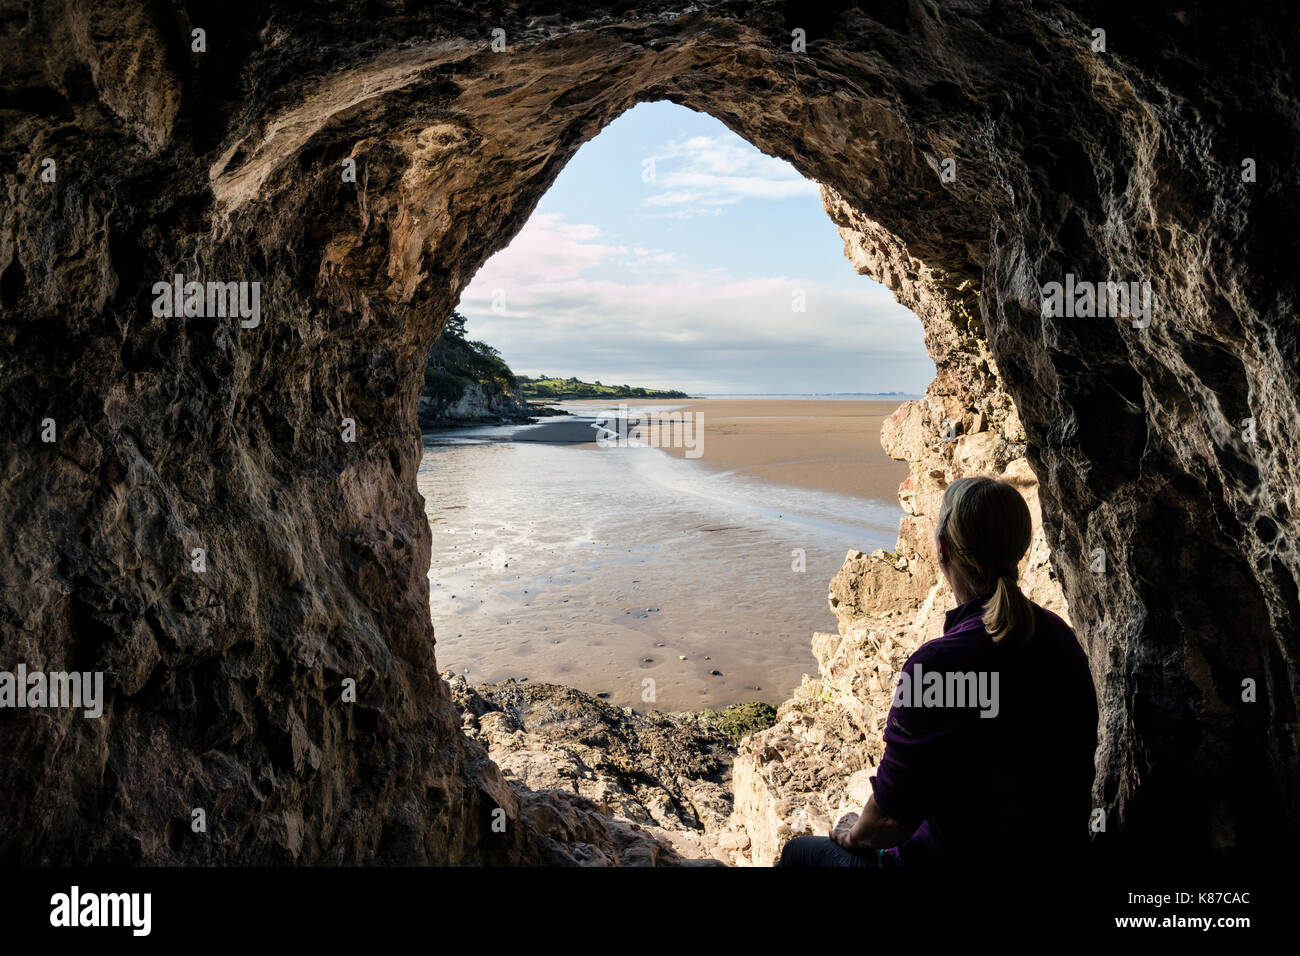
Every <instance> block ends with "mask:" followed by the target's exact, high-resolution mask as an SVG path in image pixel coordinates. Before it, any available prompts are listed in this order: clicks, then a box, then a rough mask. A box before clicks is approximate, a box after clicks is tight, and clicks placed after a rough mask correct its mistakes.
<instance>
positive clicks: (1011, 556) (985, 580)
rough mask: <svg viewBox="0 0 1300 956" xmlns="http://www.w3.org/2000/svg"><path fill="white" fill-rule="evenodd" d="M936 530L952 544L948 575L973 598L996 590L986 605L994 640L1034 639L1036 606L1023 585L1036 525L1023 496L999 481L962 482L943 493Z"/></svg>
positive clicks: (988, 627) (1016, 641)
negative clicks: (1022, 569)
mask: <svg viewBox="0 0 1300 956" xmlns="http://www.w3.org/2000/svg"><path fill="white" fill-rule="evenodd" d="M937 530H938V533H939V535H940V537H942V538H943V539H944V540H945V541H947V542H948V545H949V548H948V568H947V571H948V573H949V575H950V576H951V575H953V574H956V575H957V576H958V577H959V578H960V580H961V581H962V583H963V584H965V585H966V586H967V588H968V589H969V590H970V591H971V593H973V594H979V595H984V594H989V592H990V591H991V592H992V595H991V596H990V597H989V599H988V601H987V602H985V604H984V629H985V630H986V631H988V634H989V637H991V638H993V640H994V642H1004V643H1006V644H1019V643H1022V642H1024V641H1027V640H1029V638H1030V637H1032V636H1033V633H1034V606H1033V605H1032V604H1031V603H1030V601H1029V598H1027V597H1025V595H1024V594H1023V593H1022V592H1021V590H1020V585H1019V583H1018V581H1019V578H1020V570H1019V564H1020V559H1021V558H1023V557H1024V556H1025V552H1026V551H1028V550H1029V542H1030V538H1031V537H1032V535H1033V521H1032V519H1031V518H1030V516H1029V506H1028V505H1027V504H1025V499H1024V498H1022V497H1021V496H1020V492H1018V491H1016V489H1015V488H1013V487H1012V486H1011V485H1009V484H1007V483H1006V482H1005V481H998V480H997V479H996V478H988V477H985V476H978V477H971V478H958V479H957V480H956V481H954V482H953V483H952V484H950V485H949V486H948V488H947V490H946V491H944V493H943V504H942V505H940V507H939V524H938V529H937Z"/></svg>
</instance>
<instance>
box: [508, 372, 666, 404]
mask: <svg viewBox="0 0 1300 956" xmlns="http://www.w3.org/2000/svg"><path fill="white" fill-rule="evenodd" d="M516 378H517V379H518V381H519V387H520V388H522V389H523V391H524V397H525V398H527V399H528V400H529V401H548V402H563V401H569V400H571V399H580V398H690V396H689V395H688V394H686V393H685V392H678V391H674V390H670V389H657V388H639V387H636V386H632V385H606V384H604V383H603V382H599V381H597V382H584V381H582V380H580V379H577V378H550V377H548V376H545V375H539V376H538V377H537V378H529V377H528V376H527V375H519V376H516Z"/></svg>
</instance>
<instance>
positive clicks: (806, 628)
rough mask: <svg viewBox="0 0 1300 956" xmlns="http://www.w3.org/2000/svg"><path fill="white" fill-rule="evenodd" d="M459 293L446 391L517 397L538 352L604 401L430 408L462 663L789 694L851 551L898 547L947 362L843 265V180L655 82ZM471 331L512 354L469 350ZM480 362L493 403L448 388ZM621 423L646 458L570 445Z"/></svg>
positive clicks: (694, 694) (776, 697) (442, 560)
mask: <svg viewBox="0 0 1300 956" xmlns="http://www.w3.org/2000/svg"><path fill="white" fill-rule="evenodd" d="M457 308H458V310H459V312H458V314H457V319H456V328H455V329H454V331H453V336H454V338H453V341H454V345H452V346H450V348H451V349H452V350H453V351H451V352H447V353H445V354H443V355H441V356H439V357H435V358H431V364H433V363H436V364H437V365H438V367H439V369H440V371H439V373H438V375H439V378H438V381H437V382H436V383H435V384H434V385H432V386H426V389H425V391H424V392H423V393H422V396H421V408H422V409H424V408H425V403H426V402H427V403H430V404H433V403H438V404H437V406H436V407H438V408H443V409H447V408H450V409H452V410H454V411H455V412H456V414H457V415H459V416H462V417H463V416H465V415H467V414H468V415H470V416H477V417H479V418H483V417H487V418H492V417H493V416H494V415H495V416H499V415H500V414H503V413H504V412H505V411H509V412H510V413H511V414H515V415H517V414H518V411H517V410H516V409H515V408H514V406H509V407H506V408H504V409H503V408H502V406H501V405H500V403H501V402H504V401H505V400H506V399H507V397H508V395H509V392H508V391H507V386H505V385H502V384H501V382H500V377H501V376H502V375H508V374H509V372H508V369H510V368H513V369H514V370H515V371H517V372H527V373H529V374H530V375H534V376H536V377H535V378H533V379H525V381H526V382H527V383H528V385H529V386H530V387H534V388H539V389H543V390H544V392H543V393H541V397H542V398H543V399H544V398H545V396H546V395H550V396H552V398H554V399H555V400H562V399H565V398H567V399H569V400H570V401H569V402H568V403H565V404H564V405H563V406H562V407H564V408H565V409H566V410H567V412H569V413H570V414H571V415H575V416H579V419H580V420H577V421H574V420H564V419H561V420H558V421H557V420H556V419H554V418H543V419H537V420H536V421H537V422H538V423H540V424H541V425H543V426H547V427H524V428H519V427H517V426H504V425H501V426H492V425H488V426H484V425H482V424H478V425H477V427H476V425H475V423H473V422H461V421H458V420H457V419H455V418H452V419H451V420H450V421H449V422H447V421H444V422H443V424H444V430H442V431H439V432H433V433H428V432H426V434H425V454H424V459H423V461H422V463H421V467H420V472H419V478H418V481H419V483H420V490H421V492H422V494H423V496H424V498H425V508H426V511H427V512H428V513H429V516H430V522H431V525H432V529H433V556H432V564H431V570H430V582H431V584H430V595H431V602H432V617H433V621H434V626H435V634H436V636H437V645H438V655H439V657H438V659H439V667H440V669H442V670H444V671H450V672H452V673H456V674H460V675H463V676H465V677H467V679H469V680H471V681H474V682H481V681H488V682H496V681H500V680H505V679H514V678H518V679H520V680H522V681H529V680H531V681H533V682H534V683H536V682H537V681H552V682H559V683H568V684H573V685H575V686H577V687H579V688H581V689H583V690H586V691H588V692H591V693H595V694H598V696H599V697H600V698H602V699H605V700H609V701H611V703H613V704H615V705H618V706H633V707H636V708H639V709H655V710H666V711H673V710H688V709H692V708H695V709H698V708H700V707H710V708H721V707H725V706H731V705H737V704H741V703H745V702H747V701H752V700H760V699H761V700H762V701H764V702H765V703H767V704H769V705H771V706H774V707H775V706H779V705H780V704H781V703H782V702H783V701H784V700H785V699H786V698H787V697H788V696H789V693H790V691H791V690H792V688H794V687H795V686H797V685H798V683H799V681H800V678H801V676H802V674H804V673H816V661H815V658H814V657H813V656H812V654H811V652H810V650H809V641H810V638H811V636H812V634H813V633H814V631H817V630H833V629H834V628H835V627H836V619H835V617H834V616H833V615H832V614H831V613H830V610H829V608H828V607H827V604H826V584H827V582H829V581H830V580H831V578H832V577H834V576H835V574H836V573H837V572H838V571H839V569H840V567H841V565H842V564H843V562H844V555H845V554H846V553H847V552H850V551H862V552H867V553H870V552H872V551H875V550H878V549H879V550H884V551H888V552H893V551H894V549H895V545H896V540H897V533H898V525H899V520H900V519H901V518H902V517H903V516H904V514H905V513H904V512H903V510H902V508H901V506H900V505H899V504H898V487H899V485H900V484H901V483H902V482H903V479H905V478H906V477H907V475H908V466H907V464H905V463H903V462H895V461H894V459H891V458H889V456H888V455H886V454H885V452H884V450H883V449H882V448H881V447H880V426H881V422H882V421H883V419H885V418H887V417H888V416H889V415H890V414H892V413H894V412H895V411H896V410H897V409H898V407H899V405H900V403H901V402H903V401H904V398H907V399H920V398H922V395H923V393H924V391H925V388H926V386H927V385H928V384H929V383H930V381H932V379H933V377H934V374H935V368H934V364H933V362H932V361H931V360H930V359H929V357H928V355H927V353H926V351H925V345H924V342H923V339H922V334H921V327H920V323H919V320H918V319H917V317H916V316H915V315H914V314H912V313H911V312H910V311H908V310H907V309H905V308H904V307H902V306H900V305H898V304H897V303H896V302H895V301H894V299H893V296H892V295H891V294H890V293H889V291H888V290H886V289H885V288H884V287H882V286H880V285H879V284H877V283H875V282H873V281H871V280H870V279H868V278H865V277H862V276H860V275H858V274H857V273H856V272H855V271H854V270H853V268H852V267H851V264H850V263H849V262H847V261H846V259H845V256H844V240H843V239H842V238H841V236H840V234H839V232H838V231H837V230H836V228H835V226H834V224H833V223H832V222H831V221H830V220H828V218H827V216H826V213H825V211H824V208H823V206H822V203H821V197H820V192H819V189H818V186H817V185H816V184H814V183H811V182H809V181H808V180H806V179H804V178H803V177H801V176H799V175H798V174H797V173H796V172H795V171H794V170H793V169H792V168H791V167H790V166H789V165H788V164H786V163H783V162H781V161H780V160H776V159H773V158H771V157H768V156H765V155H763V154H762V153H761V152H760V151H758V150H757V149H756V148H754V147H753V146H752V145H750V144H748V143H747V142H745V141H744V140H742V139H741V138H740V137H738V136H736V135H735V134H734V133H732V132H731V131H729V130H727V129H726V128H725V127H724V126H722V124H720V123H719V122H717V121H716V120H714V119H713V118H712V117H708V116H707V115H703V114H699V113H696V112H694V111H691V110H688V109H685V108H683V107H680V106H677V105H676V104H672V103H667V102H661V103H655V104H650V103H643V104H640V105H638V106H635V107H633V108H632V109H630V110H628V111H627V112H625V113H623V114H621V115H620V116H619V117H618V118H616V119H615V120H613V121H612V122H611V123H610V124H609V125H608V126H607V127H605V129H604V130H602V132H601V133H600V134H599V135H598V136H596V137H594V138H593V139H592V140H590V141H588V143H586V144H585V145H584V146H583V147H582V149H580V150H579V151H578V153H577V154H576V155H575V156H574V158H573V159H572V160H571V161H570V162H569V164H568V165H566V167H565V168H564V170H563V171H562V172H561V173H560V175H559V176H558V177H557V179H556V181H555V183H554V184H553V185H552V186H551V188H550V189H549V190H548V192H547V193H546V195H545V196H544V197H543V198H542V200H541V201H540V202H539V204H538V207H537V209H536V211H535V212H534V213H533V214H532V216H531V218H530V219H529V221H528V222H527V223H526V224H525V225H524V227H523V228H522V229H521V230H520V232H519V234H518V235H517V236H516V237H515V238H514V239H513V240H512V241H511V243H510V244H509V245H508V246H507V247H506V248H505V249H503V250H502V251H500V252H498V253H497V254H496V255H495V256H494V257H493V258H491V259H490V260H489V261H488V262H487V263H486V264H485V265H484V267H483V268H482V269H481V270H480V271H479V273H477V274H476V276H475V277H474V279H473V280H472V281H471V282H470V284H469V285H468V286H467V287H466V289H465V291H464V292H463V293H462V295H461V298H460V302H459V304H458V306H457ZM462 313H463V317H462ZM474 339H482V340H483V342H479V343H473V347H482V346H483V345H484V344H485V343H488V344H490V348H491V350H492V353H488V352H486V351H485V353H484V361H485V362H489V363H490V364H489V365H488V368H489V372H490V375H489V374H488V373H484V372H482V371H480V372H478V373H476V372H475V370H474V368H475V367H474V366H473V365H472V363H471V361H470V360H469V358H466V357H465V353H466V350H467V349H471V351H472V347H471V340H474ZM497 346H499V347H500V357H501V358H502V359H503V360H504V361H505V362H506V363H507V366H508V368H507V369H506V370H505V371H502V370H500V367H499V365H498V363H496V361H495V359H496V357H497V356H496V354H495V350H496V347H497ZM434 351H435V353H436V352H438V348H437V346H436V345H435V350H434ZM470 358H472V356H471V357H470ZM547 369H553V370H555V371H556V372H563V375H559V376H555V375H551V374H550V373H547V372H545V371H544V370H547ZM574 372H577V373H578V374H577V375H576V376H575V377H574V378H572V379H566V378H565V376H568V375H570V374H571V373H574ZM475 374H478V375H479V381H480V382H481V384H477V385H476V386H475V388H476V390H475V391H472V392H470V398H469V399H466V398H465V392H464V391H458V390H456V389H455V388H450V387H449V388H444V387H443V382H444V381H445V382H447V384H448V386H454V385H455V384H456V383H457V382H463V381H464V377H465V376H471V377H472V376H474V375H475ZM491 376H495V377H491ZM602 377H603V379H604V380H605V381H606V382H635V383H637V384H638V385H640V386H647V385H648V386H650V387H651V388H652V389H653V388H661V389H677V390H680V389H685V390H686V391H685V392H681V391H678V392H676V393H672V392H670V393H668V394H667V395H660V396H658V397H657V398H651V399H647V398H645V397H638V395H639V394H640V393H642V392H644V391H645V389H644V388H641V389H632V390H626V389H625V390H624V392H622V393H620V392H619V391H618V390H617V389H616V388H615V387H610V386H606V385H602V384H601V379H602ZM566 381H571V382H573V383H575V384H571V385H569V386H567V387H568V388H569V389H570V392H569V393H566V392H564V388H565V387H566V385H565V382H566ZM577 382H582V383H584V384H583V388H585V389H587V391H586V392H584V393H583V394H582V395H579V394H576V392H575V391H574V390H575V389H577V385H576V383H577ZM544 383H549V384H544ZM593 386H594V387H593ZM484 390H488V391H491V393H492V394H491V396H490V397H489V396H487V395H485V394H484ZM601 390H603V391H604V392H605V393H607V396H617V397H607V398H604V399H597V398H594V397H592V396H593V395H595V394H597V393H599V392H600V391H601ZM444 392H446V393H447V394H446V396H445V397H444ZM701 395H703V396H707V397H705V398H703V399H701V398H700V397H699V396H701ZM726 396H729V398H728V397H726ZM868 396H870V398H868ZM890 396H899V397H892V398H891V397H890ZM574 399H583V400H581V401H573V400H574ZM687 402H694V404H686V403H687ZM701 402H702V404H701ZM494 403H496V404H494ZM629 404H630V406H631V407H629ZM683 408H685V409H693V410H687V411H681V409H683ZM602 414H603V415H607V416H610V417H609V418H607V419H598V420H591V421H588V420H587V419H589V418H590V417H591V416H597V415H602ZM642 416H644V418H642ZM629 417H630V418H631V420H632V421H633V422H634V424H633V426H632V428H631V431H632V432H633V435H632V436H631V437H632V441H631V443H629V441H628V438H629V435H628V431H629V428H628V421H629ZM425 420H426V419H425V413H424V412H423V411H422V413H421V422H422V424H423V423H424V421H425ZM605 424H608V425H609V429H603V428H600V427H599V426H601V425H605ZM446 425H452V426H456V425H459V426H460V427H456V428H453V429H452V430H451V431H446V430H445V426H446ZM688 425H689V426H690V427H686V426H688ZM593 429H594V430H595V432H596V433H593ZM710 434H712V435H713V436H714V441H713V442H708V441H707V439H708V438H709V436H710ZM548 435H553V436H555V437H549V438H548ZM602 435H608V436H612V438H613V440H610V441H603V442H601V441H598V439H600V438H601V437H602ZM500 442H508V443H509V444H506V445H505V446H504V447H501V446H499V444H498V443H500ZM556 443H558V444H559V445H560V446H561V447H562V448H564V449H569V451H561V450H559V449H557V447H556ZM485 445H493V446H496V447H492V449H491V451H490V452H489V451H488V450H486V449H485V448H484V446H485ZM599 446H603V447H605V448H617V449H619V450H620V452H623V453H624V454H617V455H616V456H615V457H614V458H611V457H610V456H609V455H604V456H597V457H594V458H593V457H592V456H591V455H589V454H573V453H572V450H574V449H592V448H594V447H599ZM634 447H646V448H648V447H653V448H662V449H664V454H666V455H671V456H673V457H674V458H676V459H687V460H701V466H707V467H705V468H703V469H699V468H692V467H691V466H689V465H685V463H683V462H676V461H675V462H669V461H663V460H656V461H654V462H648V461H644V460H642V459H641V458H636V457H635V456H631V459H632V460H629V455H628V454H626V453H630V452H632V449H633V448H634ZM650 455H652V456H655V455H656V453H655V452H650ZM488 462H490V464H488ZM570 469H571V470H572V471H571V473H570ZM569 500H571V501H573V502H575V503H576V504H577V506H576V507H563V506H560V505H558V504H557V502H560V501H569ZM674 502H676V504H674ZM720 596H722V597H721V598H720ZM884 610H886V608H883V607H882V608H878V609H876V611H877V613H879V612H881V611H884Z"/></svg>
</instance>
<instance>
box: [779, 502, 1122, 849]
mask: <svg viewBox="0 0 1300 956" xmlns="http://www.w3.org/2000/svg"><path fill="white" fill-rule="evenodd" d="M1031 533H1032V524H1031V519H1030V517H1029V508H1028V507H1027V506H1026V505H1025V501H1024V499H1023V498H1022V497H1021V496H1020V493H1019V492H1017V491H1016V489H1015V488H1013V487H1012V486H1011V485H1008V484H1006V483H1005V482H1001V481H997V480H995V479H993V478H984V477H979V478H961V479H958V480H957V481H954V482H953V483H952V484H951V485H949V486H948V489H947V491H946V492H945V493H944V496H943V503H942V506H941V507H940V510H939V521H938V525H937V527H936V530H935V551H936V553H937V555H938V560H939V567H940V569H941V570H942V571H943V575H944V577H945V578H946V579H947V581H948V584H949V585H950V586H951V588H952V592H953V595H954V596H955V597H956V599H957V601H958V604H957V607H955V608H953V609H952V610H951V611H949V612H948V614H947V617H946V619H945V622H944V632H943V636H942V637H940V638H937V639H935V640H933V641H929V642H928V643H926V644H923V645H921V647H919V648H918V649H917V650H916V652H915V653H914V654H913V655H912V656H911V657H910V658H908V660H907V663H906V664H905V665H904V666H903V673H902V675H900V678H899V683H898V687H897V689H896V691H895V694H894V703H893V706H892V707H891V708H890V711H889V718H888V720H887V721H886V725H885V732H884V740H885V753H884V756H883V758H882V759H881V761H880V766H879V767H878V768H877V769H876V775H875V776H874V777H872V778H871V785H872V790H873V794H872V796H871V798H870V799H868V800H867V805H866V807H865V808H864V809H863V811H862V813H861V814H856V813H850V814H846V815H845V816H844V817H843V818H842V819H841V820H840V821H839V823H838V824H836V826H835V829H833V830H832V831H831V833H830V836H829V837H818V836H804V837H797V838H796V839H794V840H791V841H790V842H789V843H787V844H786V846H785V848H784V850H783V851H782V853H781V860H780V863H779V865H780V866H865V867H878V866H900V865H901V866H909V867H910V866H924V865H937V864H943V865H973V864H979V863H987V862H989V861H995V862H1008V861H1016V862H1022V863H1049V864H1053V865H1059V864H1068V863H1074V862H1078V855H1079V854H1081V853H1082V852H1083V851H1084V850H1085V849H1086V848H1087V841H1088V816H1089V812H1090V803H1091V800H1090V795H1091V789H1092V777H1093V753H1094V751H1095V750H1096V746H1097V699H1096V692H1095V690H1094V689H1093V684H1092V675H1091V673H1090V672H1089V670H1088V660H1087V658H1086V657H1085V656H1084V653H1083V651H1082V649H1081V648H1080V647H1079V642H1078V640H1077V638H1076V637H1075V635H1074V631H1072V630H1071V629H1070V626H1069V625H1068V624H1066V623H1065V622H1064V621H1062V620H1061V619H1060V618H1059V617H1057V616H1056V615H1055V614H1053V613H1052V612H1051V611H1048V610H1046V609H1045V608H1042V607H1039V606H1038V605H1036V604H1034V603H1032V602H1031V601H1030V600H1029V599H1028V598H1026V597H1025V596H1024V594H1022V593H1021V591H1020V587H1019V585H1018V584H1017V583H1016V582H1017V579H1018V577H1019V572H1018V571H1017V566H1018V565H1019V563H1020V559H1021V558H1023V557H1024V555H1025V552H1026V551H1028V550H1029V541H1030V536H1031Z"/></svg>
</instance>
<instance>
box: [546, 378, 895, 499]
mask: <svg viewBox="0 0 1300 956" xmlns="http://www.w3.org/2000/svg"><path fill="white" fill-rule="evenodd" d="M902 402H903V400H902V399H891V400H889V401H836V400H806V399H782V398H741V399H733V398H716V399H684V400H682V401H681V402H679V403H673V402H665V401H626V402H624V403H623V404H624V405H626V406H627V407H628V408H629V409H634V408H642V407H652V408H666V407H669V406H671V407H672V408H673V410H674V411H677V412H686V413H689V414H695V413H699V414H702V415H703V416H704V417H703V419H702V420H701V422H702V426H701V427H702V435H703V442H702V447H701V450H702V454H701V455H700V456H699V458H698V459H697V460H698V461H699V462H700V463H701V464H702V465H704V466H705V467H707V468H709V469H711V470H713V471H715V472H719V471H721V472H736V473H739V474H744V475H748V476H750V477H752V478H757V479H759V480H761V481H767V482H773V483H776V484H782V485H791V486H793V487H796V488H811V489H814V490H819V491H834V492H837V493H839V494H843V495H851V496H853V497H855V498H877V499H883V500H886V501H888V500H897V496H898V486H899V485H900V484H902V482H903V480H904V479H905V478H906V477H907V465H906V464H905V463H904V462H901V461H894V460H893V459H891V458H889V457H888V456H887V455H885V453H884V451H883V450H882V449H881V447H880V426H881V423H882V422H883V421H884V420H885V419H886V418H888V417H889V416H890V415H892V414H893V413H894V411H895V410H897V408H898V406H899V405H901V404H902ZM561 407H563V408H566V409H569V410H571V411H575V412H578V411H579V410H581V411H584V412H592V411H596V410H608V409H613V408H617V405H611V404H610V403H608V402H597V401H578V402H565V403H563V404H562V406H561ZM665 450H667V451H669V452H670V453H671V454H674V455H676V456H677V457H679V458H682V457H686V451H687V450H686V449H685V448H681V447H678V448H667V449H665Z"/></svg>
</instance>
